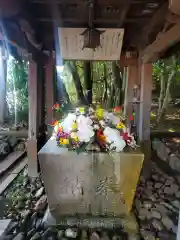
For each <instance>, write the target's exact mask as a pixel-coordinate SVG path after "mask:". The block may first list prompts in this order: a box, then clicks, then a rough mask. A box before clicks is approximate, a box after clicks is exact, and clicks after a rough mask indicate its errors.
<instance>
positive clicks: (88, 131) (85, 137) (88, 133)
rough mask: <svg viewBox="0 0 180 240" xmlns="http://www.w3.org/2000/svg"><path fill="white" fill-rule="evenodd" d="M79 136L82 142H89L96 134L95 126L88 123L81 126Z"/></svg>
mask: <svg viewBox="0 0 180 240" xmlns="http://www.w3.org/2000/svg"><path fill="white" fill-rule="evenodd" d="M77 136H78V138H79V140H80V141H81V142H89V141H90V140H91V138H92V137H93V136H94V131H93V128H92V127H91V126H88V125H82V126H79V127H78V132H77Z"/></svg>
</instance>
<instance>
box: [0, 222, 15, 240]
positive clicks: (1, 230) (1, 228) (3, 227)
mask: <svg viewBox="0 0 180 240" xmlns="http://www.w3.org/2000/svg"><path fill="white" fill-rule="evenodd" d="M11 221H12V220H11V219H4V220H0V240H1V239H2V240H3V234H4V232H5V230H6V229H7V227H8V226H9V224H10V222H11Z"/></svg>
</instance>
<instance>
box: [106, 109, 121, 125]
mask: <svg viewBox="0 0 180 240" xmlns="http://www.w3.org/2000/svg"><path fill="white" fill-rule="evenodd" d="M105 118H106V119H108V120H109V121H110V122H111V123H112V124H113V125H117V124H118V123H119V121H120V119H119V117H117V116H115V115H114V114H113V113H108V112H105Z"/></svg>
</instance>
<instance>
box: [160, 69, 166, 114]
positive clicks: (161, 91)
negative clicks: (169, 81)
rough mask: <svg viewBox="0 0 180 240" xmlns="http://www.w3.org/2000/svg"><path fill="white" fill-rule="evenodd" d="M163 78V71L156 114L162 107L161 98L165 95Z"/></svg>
mask: <svg viewBox="0 0 180 240" xmlns="http://www.w3.org/2000/svg"><path fill="white" fill-rule="evenodd" d="M164 71H165V68H164ZM165 85H166V84H165V78H164V72H163V74H162V75H161V82H160V96H159V107H158V115H159V113H160V111H161V108H162V105H163V100H164V97H165V87H166V86H165Z"/></svg>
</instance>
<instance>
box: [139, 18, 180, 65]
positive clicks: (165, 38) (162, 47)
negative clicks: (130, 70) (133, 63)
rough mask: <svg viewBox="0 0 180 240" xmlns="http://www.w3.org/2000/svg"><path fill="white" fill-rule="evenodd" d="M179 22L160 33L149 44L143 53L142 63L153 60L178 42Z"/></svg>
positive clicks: (179, 37) (179, 39)
mask: <svg viewBox="0 0 180 240" xmlns="http://www.w3.org/2000/svg"><path fill="white" fill-rule="evenodd" d="M179 29H180V22H179V23H177V24H176V25H174V26H173V27H172V28H170V29H169V30H168V31H166V32H163V33H160V34H159V35H158V37H157V38H156V40H155V41H154V42H153V43H152V44H150V45H149V46H148V47H147V48H146V49H145V50H144V51H143V52H141V54H140V55H141V58H142V60H143V62H149V61H152V60H153V59H154V57H155V56H157V54H160V53H162V52H164V51H166V50H167V49H168V48H169V47H172V46H173V45H174V44H176V43H177V42H179V41H180V31H179Z"/></svg>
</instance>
